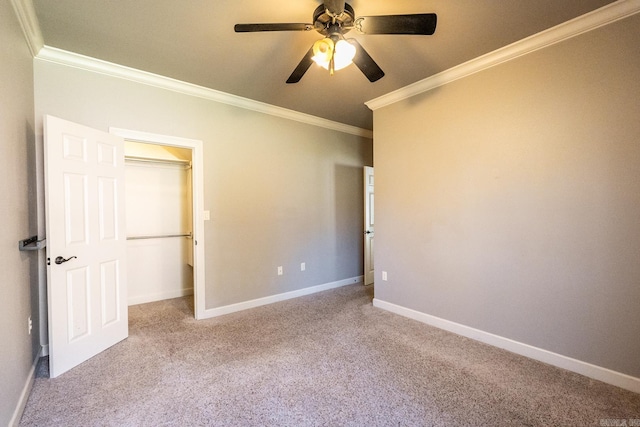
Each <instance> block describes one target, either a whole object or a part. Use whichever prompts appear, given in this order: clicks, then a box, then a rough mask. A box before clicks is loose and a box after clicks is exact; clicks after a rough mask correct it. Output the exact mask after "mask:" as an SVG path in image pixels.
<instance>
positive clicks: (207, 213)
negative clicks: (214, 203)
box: [202, 211, 211, 221]
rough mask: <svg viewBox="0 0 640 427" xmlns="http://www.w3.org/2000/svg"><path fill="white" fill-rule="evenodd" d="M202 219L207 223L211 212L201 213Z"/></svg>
mask: <svg viewBox="0 0 640 427" xmlns="http://www.w3.org/2000/svg"><path fill="white" fill-rule="evenodd" d="M202 219H203V220H205V221H209V220H210V219H211V212H209V211H203V212H202Z"/></svg>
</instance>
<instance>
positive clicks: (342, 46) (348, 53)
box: [311, 37, 356, 75]
mask: <svg viewBox="0 0 640 427" xmlns="http://www.w3.org/2000/svg"><path fill="white" fill-rule="evenodd" d="M354 56H356V47H355V46H354V45H352V44H351V43H349V42H348V41H347V40H345V39H340V40H338V42H337V43H336V42H334V41H333V39H331V38H330V37H326V38H324V39H320V40H318V41H316V42H315V43H314V44H313V57H312V58H311V59H313V60H314V62H315V63H316V64H318V65H319V66H321V67H322V68H324V69H325V70H329V73H330V74H331V75H333V72H334V70H341V69H343V68H345V67H347V66H349V65H351V64H352V63H353V58H354Z"/></svg>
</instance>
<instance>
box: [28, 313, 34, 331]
mask: <svg viewBox="0 0 640 427" xmlns="http://www.w3.org/2000/svg"><path fill="white" fill-rule="evenodd" d="M28 320H29V335H31V330H32V329H33V322H32V321H31V316H29V319H28Z"/></svg>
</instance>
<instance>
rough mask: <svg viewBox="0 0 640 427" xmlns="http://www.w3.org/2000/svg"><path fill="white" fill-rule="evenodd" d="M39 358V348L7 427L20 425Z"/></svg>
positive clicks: (40, 352)
mask: <svg viewBox="0 0 640 427" xmlns="http://www.w3.org/2000/svg"><path fill="white" fill-rule="evenodd" d="M40 357H42V348H40V351H39V352H38V354H37V355H36V358H35V360H34V361H33V365H31V369H29V375H27V381H26V382H25V384H24V387H23V388H22V393H20V399H18V404H17V405H16V409H15V410H14V411H13V416H12V417H11V419H10V420H9V427H18V425H19V424H20V418H22V413H23V412H24V408H25V407H26V406H27V400H29V394H30V393H31V388H32V387H33V382H34V380H35V379H36V368H37V367H38V361H39V360H40Z"/></svg>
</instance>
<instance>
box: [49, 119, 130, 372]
mask: <svg viewBox="0 0 640 427" xmlns="http://www.w3.org/2000/svg"><path fill="white" fill-rule="evenodd" d="M44 123H45V132H44V135H45V150H44V151H45V205H46V221H47V258H48V267H47V291H48V310H49V356H50V357H49V363H50V374H51V377H56V376H58V375H60V374H62V373H64V372H65V371H67V370H69V369H71V368H72V367H74V366H76V365H78V364H79V363H82V362H83V361H85V360H87V359H89V358H90V357H92V356H94V355H96V354H98V353H99V352H101V351H103V350H104V349H106V348H108V347H110V346H112V345H113V344H115V343H117V342H118V341H120V340H122V339H124V338H126V337H127V336H128V324H127V323H128V316H127V304H126V296H127V290H126V277H125V276H124V272H125V271H126V267H125V263H126V258H125V257H126V234H125V228H124V227H125V221H124V194H125V192H124V151H123V150H124V141H123V139H122V138H120V137H118V136H115V135H111V134H108V133H105V132H101V131H97V130H95V129H91V128H87V127H85V126H81V125H78V124H75V123H71V122H67V121H64V120H61V119H58V118H55V117H50V116H46V117H45V121H44ZM58 257H60V258H59V262H56V258H58Z"/></svg>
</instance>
